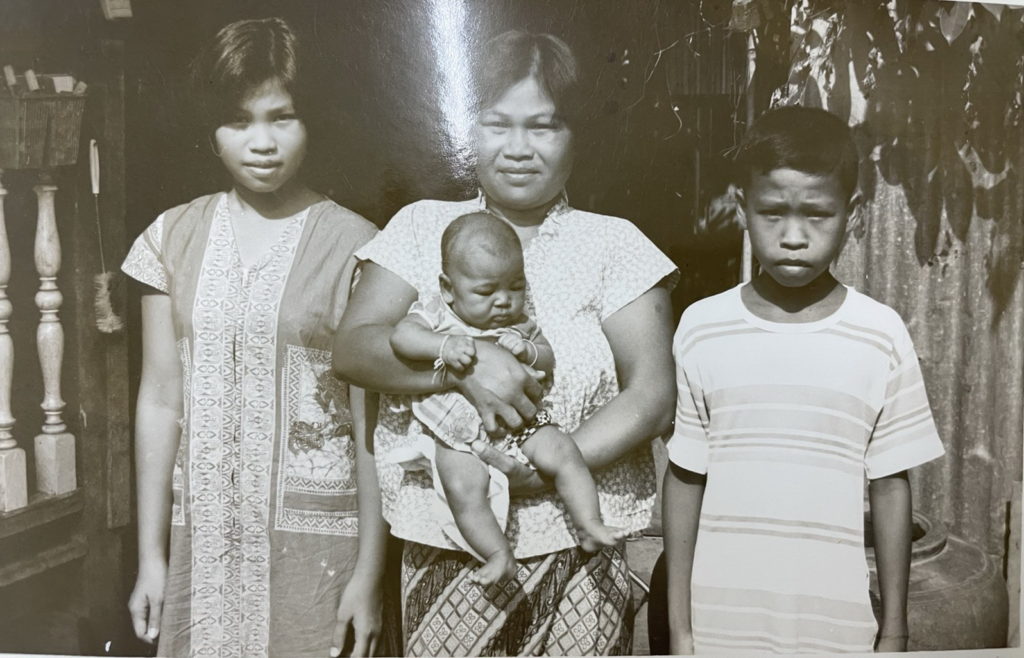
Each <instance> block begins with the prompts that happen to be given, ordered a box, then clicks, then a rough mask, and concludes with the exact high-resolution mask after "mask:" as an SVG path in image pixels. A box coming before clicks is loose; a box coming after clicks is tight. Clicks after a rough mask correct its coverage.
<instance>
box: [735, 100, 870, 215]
mask: <svg viewBox="0 0 1024 658" xmlns="http://www.w3.org/2000/svg"><path fill="white" fill-rule="evenodd" d="M733 162H734V164H735V182H736V184H737V185H739V186H740V187H746V186H747V185H749V184H750V180H751V177H752V176H753V175H754V174H759V173H760V174H763V173H767V172H769V171H772V170H773V169H782V168H786V169H795V170H797V171H802V172H804V173H807V174H816V175H829V174H832V175H835V176H836V177H837V178H838V180H839V184H840V185H841V186H842V188H843V191H844V192H845V193H846V199H847V200H849V199H851V198H852V197H853V193H854V191H855V190H856V189H857V175H858V171H859V169H860V157H859V156H858V155H857V145H856V144H855V143H854V141H853V133H852V131H851V130H850V127H849V126H848V125H846V123H845V122H844V121H843V120H842V119H840V118H839V117H837V116H836V115H834V114H832V113H830V112H827V111H825V110H821V109H817V108H811V107H801V106H799V105H793V106H787V107H779V108H775V109H773V110H769V111H768V112H765V113H764V114H762V115H761V116H760V117H759V118H758V119H757V120H756V121H755V122H754V125H752V126H751V127H750V130H748V131H747V134H746V136H744V138H743V142H742V143H741V144H740V147H739V149H738V150H737V151H736V155H735V157H734V159H733Z"/></svg>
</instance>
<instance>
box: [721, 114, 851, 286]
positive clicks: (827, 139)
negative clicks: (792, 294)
mask: <svg viewBox="0 0 1024 658" xmlns="http://www.w3.org/2000/svg"><path fill="white" fill-rule="evenodd" d="M735 162H736V184H737V186H738V187H739V192H738V196H739V200H740V205H741V208H742V213H741V217H742V218H743V221H744V224H745V228H746V229H747V230H748V231H749V233H750V243H751V247H752V250H753V252H754V256H755V257H756V258H757V260H758V262H759V263H760V264H761V268H762V270H763V271H764V272H766V273H767V274H768V275H770V276H771V277H772V278H773V279H774V280H775V281H776V282H777V283H779V284H780V285H782V286H785V287H787V288H798V287H803V286H806V285H809V284H810V283H812V282H814V281H815V280H817V279H818V277H819V276H821V275H823V274H826V273H827V272H828V268H829V266H830V265H831V263H832V261H833V260H834V259H835V257H836V256H838V255H839V252H840V250H841V249H842V247H843V243H844V241H845V238H846V229H847V223H848V220H849V218H850V217H851V216H852V215H853V214H854V211H855V209H856V208H857V206H858V203H859V195H858V194H857V191H856V190H857V173H858V169H859V165H860V162H859V159H858V156H857V147H856V145H855V144H854V142H853V136H852V133H851V131H850V128H849V126H847V125H846V123H844V122H843V121H842V120H841V119H839V118H838V117H837V116H835V115H833V114H830V113H828V112H826V111H825V110H818V109H812V108H805V107H782V108H777V109H774V110H771V111H769V112H766V113H765V114H764V115H762V116H761V117H760V118H759V119H758V120H757V121H756V122H754V125H753V126H751V128H750V130H749V131H748V133H747V135H746V137H745V138H744V140H743V143H742V144H741V145H740V148H739V150H738V152H737V154H736V159H735Z"/></svg>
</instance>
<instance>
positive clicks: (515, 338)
mask: <svg viewBox="0 0 1024 658" xmlns="http://www.w3.org/2000/svg"><path fill="white" fill-rule="evenodd" d="M497 342H498V345H499V346H500V347H504V348H505V349H506V350H508V351H509V352H512V353H513V354H515V353H516V347H517V346H518V345H520V344H521V343H522V342H523V337H522V336H520V335H519V334H517V333H516V332H514V331H506V332H503V333H502V334H501V335H500V336H498V341H497Z"/></svg>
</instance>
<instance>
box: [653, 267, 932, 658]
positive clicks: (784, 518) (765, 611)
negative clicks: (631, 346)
mask: <svg viewBox="0 0 1024 658" xmlns="http://www.w3.org/2000/svg"><path fill="white" fill-rule="evenodd" d="M673 353H674V355H675V360H676V376H677V382H678V395H679V399H678V403H677V408H676V424H675V431H674V434H673V437H672V439H671V440H670V441H669V444H668V449H669V458H670V459H671V460H672V462H673V463H675V464H677V465H678V466H681V467H683V468H686V469H688V470H690V471H694V472H698V473H706V474H707V476H708V477H707V485H706V489H705V492H704V499H703V505H702V507H701V517H700V528H699V531H698V535H697V545H696V549H695V553H694V565H693V580H692V623H693V633H694V642H695V645H696V648H697V650H698V651H701V652H723V653H730V654H731V653H736V652H738V651H747V650H749V651H775V652H780V653H792V652H796V651H813V652H821V651H829V652H832V651H867V652H870V651H871V650H872V646H873V642H874V636H875V633H876V624H875V619H874V616H873V614H872V610H871V603H870V599H869V594H868V567H867V561H866V557H865V553H864V478H865V476H867V477H868V478H877V477H883V476H886V475H891V474H893V473H897V472H899V471H903V470H906V469H908V468H911V467H913V466H917V465H919V464H922V463H924V462H926V461H929V460H931V459H934V458H936V457H939V456H941V455H942V454H943V452H944V450H943V447H942V443H941V441H940V440H939V437H938V433H937V432H936V429H935V423H934V421H933V419H932V414H931V409H930V407H929V405H928V398H927V395H926V393H925V387H924V380H923V378H922V375H921V368H920V365H919V364H918V360H917V356H916V353H915V352H914V347H913V344H912V342H911V339H910V335H909V334H908V333H907V330H906V327H905V326H904V324H903V321H902V320H901V319H900V317H899V316H898V315H897V314H896V312H895V311H893V310H892V309H890V308H889V307H887V306H885V305H884V304H881V303H879V302H876V301H874V300H872V299H871V298H870V297H867V296H866V295H862V294H860V293H858V292H857V291H855V290H853V289H852V288H851V289H849V290H848V292H847V295H846V298H845V300H844V301H843V303H842V305H841V306H840V308H839V309H838V310H836V311H835V312H834V313H832V314H831V315H830V316H828V317H826V318H824V319H822V320H819V321H815V322H808V323H793V324H791V323H776V322H770V321H767V320H764V319H761V318H759V317H757V316H755V315H754V314H752V313H751V312H750V311H749V310H748V309H747V308H746V306H745V305H744V304H743V302H742V300H741V299H740V288H739V287H736V288H733V289H731V290H728V291H726V292H724V293H721V294H719V295H715V296H714V297H710V298H708V299H705V300H702V301H700V302H698V303H696V304H694V305H693V306H691V307H690V308H688V309H687V311H686V312H685V313H684V314H683V317H682V320H681V321H680V324H679V328H678V330H677V331H676V335H675V339H674V341H673Z"/></svg>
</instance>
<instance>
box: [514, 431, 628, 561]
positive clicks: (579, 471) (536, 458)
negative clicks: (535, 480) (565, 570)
mask: <svg viewBox="0 0 1024 658" xmlns="http://www.w3.org/2000/svg"><path fill="white" fill-rule="evenodd" d="M522 448H523V454H525V455H526V456H527V458H529V460H530V463H532V464H533V465H534V466H535V467H536V468H537V472H538V473H540V474H541V476H543V477H545V478H549V479H552V480H554V482H555V489H557V490H558V495H559V496H561V497H562V501H563V502H564V503H565V506H566V508H567V509H568V510H569V516H570V517H572V521H573V524H575V526H576V531H577V534H578V535H579V539H580V546H581V547H583V550H585V551H591V552H592V551H597V550H600V549H601V548H602V547H604V546H614V545H615V544H616V543H618V541H619V540H620V539H622V538H623V537H625V536H626V534H627V533H626V531H625V530H623V529H622V528H614V527H610V526H606V525H605V524H604V522H603V521H601V508H600V506H599V504H598V500H597V485H595V484H594V478H593V476H591V474H590V469H588V468H587V464H586V462H584V461H583V455H582V454H580V449H579V447H577V445H576V442H575V441H573V440H572V437H571V436H569V435H568V434H566V433H564V432H562V431H560V430H558V429H557V428H555V426H553V425H545V426H544V427H541V428H540V429H538V430H537V431H536V432H535V433H534V434H533V436H531V437H530V438H529V439H527V440H526V442H525V443H524V444H523V446H522Z"/></svg>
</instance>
